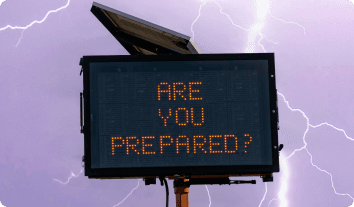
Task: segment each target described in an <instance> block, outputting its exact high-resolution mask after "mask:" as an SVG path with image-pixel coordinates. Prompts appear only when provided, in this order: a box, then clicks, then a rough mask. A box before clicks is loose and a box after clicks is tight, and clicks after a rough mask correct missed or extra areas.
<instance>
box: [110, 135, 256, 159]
mask: <svg viewBox="0 0 354 207" xmlns="http://www.w3.org/2000/svg"><path fill="white" fill-rule="evenodd" d="M244 136H245V137H249V141H247V142H245V145H244V148H245V149H246V148H247V146H248V145H249V144H250V143H251V142H252V137H251V136H250V135H249V134H244ZM181 138H183V139H185V140H186V141H185V142H181V141H180V139H181ZM215 138H219V139H223V142H224V150H213V149H212V147H213V146H215V145H221V143H219V142H216V143H215V142H212V139H214V140H215ZM230 138H232V139H234V141H235V150H228V149H227V140H228V139H230ZM146 139H155V136H142V137H141V142H142V143H141V145H142V146H141V147H142V154H143V155H151V154H155V153H156V152H154V151H152V152H151V151H146V149H145V148H146V147H153V148H155V147H154V146H153V144H152V143H150V144H146V143H145V142H146V141H147V140H146ZM197 139H203V143H198V142H197ZM116 140H121V144H116V143H115V141H116ZM130 140H135V141H134V142H135V143H134V144H132V143H131V142H130ZM164 140H169V141H168V142H165V141H164ZM192 140H193V152H194V154H196V153H197V148H198V149H201V152H204V153H208V152H209V153H236V151H237V150H238V142H237V137H236V136H235V135H233V134H227V135H209V149H204V148H207V147H206V146H204V144H206V143H207V138H206V137H204V136H203V135H193V139H192ZM123 145H125V146H123ZM137 145H140V144H139V139H137V138H136V137H135V136H129V137H125V138H123V137H112V155H114V152H115V148H125V149H126V154H127V155H128V154H129V150H130V149H131V150H133V151H134V152H135V153H136V154H140V152H139V151H141V150H137V149H136V148H137V147H138V146H137ZM159 145H160V146H159V149H160V154H163V150H164V148H165V147H171V146H172V145H175V147H176V153H177V154H178V153H179V150H180V149H179V148H180V147H186V149H187V153H189V150H190V142H189V137H187V136H186V135H179V136H178V137H176V138H175V142H173V138H172V137H171V136H160V137H159ZM169 149H170V150H171V148H169ZM244 152H245V153H247V151H246V150H244Z"/></svg>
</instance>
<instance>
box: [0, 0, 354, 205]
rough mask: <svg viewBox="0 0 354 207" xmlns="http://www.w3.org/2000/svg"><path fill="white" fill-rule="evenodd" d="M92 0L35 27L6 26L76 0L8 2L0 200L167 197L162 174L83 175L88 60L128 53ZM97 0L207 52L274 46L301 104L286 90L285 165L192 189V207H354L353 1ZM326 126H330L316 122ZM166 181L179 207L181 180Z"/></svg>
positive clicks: (136, 201)
mask: <svg viewBox="0 0 354 207" xmlns="http://www.w3.org/2000/svg"><path fill="white" fill-rule="evenodd" d="M0 2H2V0H0ZM92 2H93V1H92V0H91V1H87V0H81V1H74V0H72V1H71V2H70V4H69V5H68V6H67V8H66V9H61V10H59V11H58V12H56V13H50V14H49V15H48V17H47V18H46V20H45V21H44V22H43V23H41V24H37V23H36V24H33V25H32V26H30V27H29V28H28V29H26V30H23V29H11V28H9V27H7V25H11V26H21V27H26V25H29V24H30V23H31V22H33V21H35V20H38V21H41V20H42V19H43V18H44V17H45V16H46V14H47V13H48V11H50V10H55V9H59V8H60V7H62V6H65V5H66V4H67V0H56V1H46V0H36V1H20V0H7V1H5V2H3V3H2V4H1V6H0V48H1V49H0V72H1V75H0V95H1V102H0V106H1V110H0V120H1V125H0V131H1V132H2V133H1V139H0V201H1V203H2V204H3V205H5V206H7V207H17V206H20V207H22V206H51V207H54V206H60V207H62V206H85V207H91V206H93V207H96V206H101V207H104V206H107V207H111V206H118V205H119V206H122V207H123V206H137V207H138V206H164V205H165V202H166V201H165V196H166V195H165V193H166V192H165V187H164V186H161V185H160V184H159V182H157V185H150V186H145V185H144V182H143V181H142V180H140V181H139V180H137V179H136V180H91V179H88V178H87V177H85V176H84V173H83V171H82V169H83V168H82V167H81V157H82V155H83V154H84V142H83V141H84V135H83V134H80V117H79V115H80V112H79V110H80V106H79V104H80V101H79V94H80V92H81V91H82V90H83V81H82V78H83V77H82V76H80V75H79V73H80V69H81V67H80V66H79V60H80V58H81V57H82V56H84V55H127V54H128V53H127V52H126V51H125V49H124V48H123V47H122V46H121V45H120V44H119V43H118V42H117V41H116V40H115V39H114V38H113V36H112V35H111V34H110V33H109V32H108V31H107V29H106V28H104V26H103V25H102V24H101V23H100V22H99V21H98V20H97V19H96V17H95V16H94V15H93V14H92V13H91V12H90V8H91V6H92ZM97 2H98V3H101V4H103V5H106V6H108V7H111V8H114V9H117V10H119V11H122V12H124V13H127V14H130V15H133V16H136V17H138V18H141V19H144V20H147V21H150V22H152V23H155V24H158V25H161V26H163V27H166V28H168V29H171V30H175V31H177V32H179V33H182V34H185V35H188V36H191V37H194V41H195V42H196V44H197V45H198V47H199V48H200V50H201V51H202V53H244V52H246V51H248V52H255V53H261V52H265V51H266V52H273V53H275V69H276V78H277V79H276V81H277V89H278V92H281V93H282V94H283V95H284V97H285V99H286V101H288V104H289V106H290V107H291V108H292V109H299V110H297V111H294V110H291V108H289V106H288V105H287V103H286V102H285V99H284V98H283V96H282V95H281V94H278V105H279V121H280V130H279V143H282V144H284V149H283V150H282V151H281V160H282V163H281V172H280V173H275V174H274V182H273V183H268V184H267V185H266V184H265V183H263V182H262V180H261V179H260V178H244V179H245V180H250V179H256V180H257V184H256V185H230V186H229V185H221V186H219V185H218V186H214V185H213V186H211V185H207V187H206V186H204V185H195V186H191V188H190V193H189V204H190V206H191V207H199V206H200V207H202V206H203V207H213V206H225V207H228V206H252V207H253V206H254V207H258V206H262V207H266V206H270V207H275V206H276V207H278V206H284V207H285V206H288V207H307V206H309V207H310V206H311V207H313V206H321V207H327V206H328V207H334V206H335V207H337V206H338V207H348V206H352V207H353V206H354V203H353V199H354V185H353V183H354V178H353V170H354V167H353V166H354V162H353V160H354V153H353V147H354V142H353V137H354V127H353V123H354V116H353V115H354V107H353V103H354V90H353V86H354V84H353V82H352V81H353V79H354V52H353V51H354V40H353V37H354V3H353V2H350V1H348V0H327V1H323V0H309V1H290V0H286V1H279V2H276V1H273V2H272V1H270V2H268V0H263V1H262V0H258V1H256V0H252V1H243V0H232V1H231V0H217V1H216V3H215V2H214V1H212V0H210V1H207V2H206V3H205V5H204V3H203V1H200V0H178V1H177V0H149V1H146V0H119V1H118V0H117V1H111V0H97ZM201 5H203V6H202V8H201V11H200V16H199V19H198V20H197V21H195V20H196V19H197V17H198V15H199V9H200V6H201ZM219 5H220V6H221V7H222V12H220V6H219ZM268 5H269V7H268ZM268 10H269V11H270V13H267V11H268ZM257 14H258V17H257ZM227 15H229V17H228V16H227ZM229 18H230V19H231V20H232V21H231V20H230V19H229ZM193 22H194V24H193ZM192 24H193V32H194V34H193V32H192V30H191V26H192ZM237 25H238V26H240V27H238V26H237ZM255 25H258V27H255ZM6 27H7V28H6ZM242 28H244V29H247V30H248V31H246V30H244V29H242ZM257 28H258V29H257ZM259 29H261V30H260V32H261V33H259ZM23 31H24V33H23V34H22V32H23ZM261 34H263V39H262V40H261V41H260V42H259V45H258V41H259V40H260V38H261V37H262V35H261ZM264 35H265V36H264ZM21 36H22V39H21ZM19 39H21V40H20V42H19ZM267 39H268V40H269V41H267ZM274 42H277V44H275V43H274ZM252 45H253V46H254V47H252ZM261 45H263V48H264V50H263V48H262V46H261ZM300 110H301V111H300ZM303 113H306V115H305V114H303ZM324 122H327V123H328V124H330V125H326V124H324V125H322V126H319V127H315V128H314V127H311V126H315V125H319V124H321V123H324ZM308 124H310V125H311V126H309V125H308ZM335 127H337V128H338V129H343V130H345V133H346V134H345V133H344V131H339V130H338V129H336V128H335ZM307 128H308V131H307ZM306 132H307V133H306ZM304 135H306V136H305V141H306V143H307V145H305V142H304V139H303V137H304ZM305 147H306V148H305ZM300 148H302V150H297V151H296V152H295V153H294V151H295V150H296V149H300ZM292 153H294V154H293V155H292ZM310 154H311V155H312V158H311V156H310ZM285 157H287V159H286V160H285V161H284V158H285ZM283 161H284V162H283ZM80 172H81V173H80ZM70 178H71V179H70ZM68 179H69V181H68ZM232 179H237V178H232ZM241 179H242V178H241ZM63 183H64V184H63ZM138 185H139V186H138ZM137 186H138V187H137ZM168 186H169V190H170V196H169V206H171V207H172V206H175V205H176V200H175V194H174V191H173V181H172V180H168ZM131 192H132V193H131ZM130 193H131V195H130V196H129V197H127V196H128V195H129V194H130ZM276 198H278V199H277V200H275V199H276ZM272 199H274V200H273V201H272V202H271V203H270V201H271V200H272ZM269 203H270V204H269ZM0 206H1V205H0Z"/></svg>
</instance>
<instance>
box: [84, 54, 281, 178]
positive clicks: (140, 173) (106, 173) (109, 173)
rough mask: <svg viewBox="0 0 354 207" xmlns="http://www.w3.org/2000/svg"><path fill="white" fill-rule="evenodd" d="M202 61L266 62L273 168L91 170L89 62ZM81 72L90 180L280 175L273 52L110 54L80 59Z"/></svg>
mask: <svg viewBox="0 0 354 207" xmlns="http://www.w3.org/2000/svg"><path fill="white" fill-rule="evenodd" d="M203 60H208V61H210V60H215V61H221V60H267V61H268V80H269V98H270V110H269V111H270V112H269V113H270V119H271V120H270V126H271V139H272V140H271V147H272V165H235V166H218V167H214V166H195V167H191V166H188V167H180V166H178V167H149V168H146V167H145V168H119V169H118V168H94V169H93V168H91V120H90V80H89V77H90V63H92V62H153V61H203ZM80 65H82V71H83V88H84V90H83V95H84V109H86V110H84V128H83V132H84V161H85V176H88V177H89V178H104V177H105V178H107V177H114V178H139V177H155V176H156V177H157V176H173V175H175V174H179V175H192V176H193V175H194V176H196V175H201V176H213V175H238V176H242V175H251V174H271V173H273V172H279V149H278V130H279V116H278V103H277V89H276V81H275V79H276V76H275V63H274V53H228V54H183V55H156V56H155V55H151V56H144V55H114V56H113V55H112V56H83V58H82V59H81V61H80Z"/></svg>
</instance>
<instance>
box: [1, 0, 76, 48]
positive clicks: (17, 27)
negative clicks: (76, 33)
mask: <svg viewBox="0 0 354 207" xmlns="http://www.w3.org/2000/svg"><path fill="white" fill-rule="evenodd" d="M4 1H5V0H0V6H1V3H2V2H4ZM69 4H70V0H68V3H66V4H65V5H64V6H62V7H60V8H58V9H55V10H50V11H48V12H47V14H46V15H45V16H44V18H43V19H42V20H40V21H38V20H35V21H33V22H31V23H30V24H28V25H27V26H25V27H20V26H11V25H7V26H6V27H2V28H0V31H3V30H5V29H9V28H10V29H22V30H23V31H22V33H21V37H20V39H19V40H18V42H17V44H16V45H15V47H17V46H18V44H20V41H21V39H22V38H23V32H24V31H25V30H26V29H28V28H30V27H32V25H34V24H35V23H37V24H41V23H43V22H44V21H45V20H46V19H47V17H48V16H49V14H50V13H56V12H58V11H60V10H62V9H65V8H67V7H68V6H69Z"/></svg>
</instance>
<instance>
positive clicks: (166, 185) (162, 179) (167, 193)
mask: <svg viewBox="0 0 354 207" xmlns="http://www.w3.org/2000/svg"><path fill="white" fill-rule="evenodd" d="M159 179H160V183H161V186H163V182H164V183H165V188H166V207H168V195H169V192H168V184H167V181H166V178H165V177H162V176H160V177H159ZM162 181H163V182H162Z"/></svg>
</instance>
